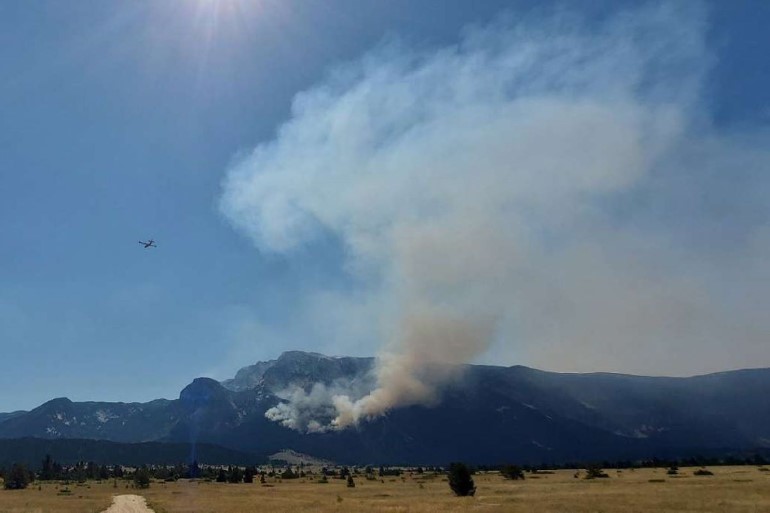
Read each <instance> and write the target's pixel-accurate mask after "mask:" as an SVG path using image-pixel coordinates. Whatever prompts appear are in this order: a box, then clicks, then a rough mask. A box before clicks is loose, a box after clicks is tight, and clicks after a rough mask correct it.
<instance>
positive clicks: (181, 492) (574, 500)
mask: <svg viewBox="0 0 770 513" xmlns="http://www.w3.org/2000/svg"><path fill="white" fill-rule="evenodd" d="M694 470H695V469H692V468H683V469H681V470H680V475H679V476H668V475H667V474H666V471H665V469H642V470H635V471H631V470H623V471H620V472H617V471H615V470H611V471H609V472H608V473H609V474H610V477H609V478H608V479H596V480H585V479H582V478H575V477H574V474H575V471H570V470H559V471H556V472H555V473H553V474H541V475H534V476H533V475H528V476H527V479H526V480H525V481H506V480H504V479H503V478H502V477H500V476H499V475H498V474H494V473H490V474H477V475H475V476H474V479H475V481H476V485H477V488H478V491H477V493H476V496H475V497H472V498H458V497H454V496H453V495H452V494H451V492H450V490H449V487H448V485H447V483H446V481H445V480H444V477H443V476H432V475H423V476H418V475H414V476H409V475H405V476H404V477H403V478H401V477H398V478H393V477H388V478H385V479H384V482H382V481H380V480H376V481H367V480H365V479H363V478H359V479H357V480H356V484H357V486H356V487H355V488H348V487H347V486H346V484H345V481H344V480H339V479H331V480H330V481H329V483H328V484H320V483H318V482H317V481H310V480H303V479H297V480H290V481H289V480H285V481H283V482H279V481H278V480H275V479H268V485H267V486H265V485H261V484H259V483H254V484H226V483H214V482H203V481H187V480H180V481H177V482H171V483H161V482H156V483H153V484H152V486H151V487H150V488H149V489H147V490H135V489H132V488H126V486H127V482H122V481H118V487H117V488H115V487H114V484H113V482H112V481H109V482H107V481H105V482H102V483H97V482H90V483H87V484H85V485H80V486H74V485H70V486H69V489H70V490H71V492H72V493H71V494H69V495H62V494H60V492H61V489H62V488H63V486H62V485H61V484H54V483H50V484H43V485H40V486H38V484H37V483H36V484H34V485H33V486H31V487H29V488H28V489H26V490H20V491H9V490H0V512H2V513H47V512H61V513H75V512H78V513H81V512H82V513H98V512H101V511H103V510H105V509H106V508H107V507H108V506H109V505H110V503H111V501H112V496H113V495H116V494H123V493H138V494H141V495H143V496H145V497H146V498H147V501H148V503H149V504H150V506H151V507H153V508H154V510H155V511H156V513H243V512H261V511H264V512H292V513H296V512H302V511H308V512H311V511H312V512H321V513H323V512H335V513H347V512H350V513H353V512H355V513H359V512H367V513H398V512H410V513H428V512H441V513H446V512H455V511H456V512H460V511H481V512H490V513H493V512H503V511H504V512H533V511H534V512H538V513H552V512H553V513H555V512H559V513H598V512H622V513H637V512H638V513H642V512H644V513H648V512H650V511H654V512H656V513H665V512H692V513H695V512H740V513H761V512H770V472H766V471H760V470H759V469H758V468H757V467H714V468H712V469H711V470H712V471H713V472H714V475H713V476H703V477H700V476H694V475H693V471H694ZM128 486H130V485H128Z"/></svg>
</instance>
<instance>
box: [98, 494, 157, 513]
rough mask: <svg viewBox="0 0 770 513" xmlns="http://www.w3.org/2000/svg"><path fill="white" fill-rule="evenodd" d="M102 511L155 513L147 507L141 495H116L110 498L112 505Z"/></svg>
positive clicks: (107, 512) (109, 512) (110, 512)
mask: <svg viewBox="0 0 770 513" xmlns="http://www.w3.org/2000/svg"><path fill="white" fill-rule="evenodd" d="M102 513H155V512H154V511H153V510H151V509H150V508H148V507H147V503H146V501H145V500H144V497H142V496H141V495H116V496H115V497H113V498H112V506H110V507H109V508H107V509H105V510H104V511H103V512H102Z"/></svg>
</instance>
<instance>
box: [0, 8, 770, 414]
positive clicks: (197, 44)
mask: <svg viewBox="0 0 770 513" xmlns="http://www.w3.org/2000/svg"><path fill="white" fill-rule="evenodd" d="M535 3H539V2H505V1H499V2H497V1H492V0H489V1H482V2H466V1H448V0H420V1H418V2H415V1H407V0H403V1H384V0H383V1H371V2H362V1H358V0H325V1H320V0H319V1H314V0H304V1H300V0H297V1H294V0H280V1H279V0H261V1H260V0H254V1H249V2H247V1H238V0H200V1H198V0H188V1H181V0H180V1H164V2H150V1H138V2H131V3H118V2H103V1H82V2H69V3H64V2H55V1H36V0H31V1H27V2H4V3H0V70H1V72H0V236H1V237H2V243H0V355H2V356H1V357H0V390H3V391H4V392H3V394H0V411H11V410H14V409H29V408H32V407H34V406H37V405H38V404H40V403H41V402H43V401H45V400H48V399H50V398H52V397H57V396H67V397H70V398H72V399H73V400H121V401H144V400H149V399H152V398H157V397H175V396H176V394H178V391H179V390H180V389H181V388H182V387H183V386H184V385H185V384H187V383H189V382H190V381H191V380H192V379H193V378H194V377H197V376H200V375H210V376H213V377H215V378H218V379H224V378H226V377H229V376H231V375H232V374H233V373H234V372H235V371H236V370H237V369H238V368H239V367H242V366H244V365H247V364H249V363H252V362H254V361H256V360H260V359H269V358H274V357H276V356H277V355H278V354H279V353H280V352H281V351H284V350H288V349H306V350H316V351H321V352H326V353H330V354H356V355H371V354H374V353H376V352H377V351H378V347H379V343H380V340H379V339H378V335H377V334H376V332H377V330H374V329H369V328H370V327H371V326H372V323H376V322H378V319H374V318H373V317H372V315H373V313H372V311H376V310H378V309H381V308H385V309H387V308H389V307H391V306H392V304H391V303H390V301H388V304H387V305H383V304H382V303H379V302H378V301H379V299H378V298H379V295H381V293H382V289H381V285H382V284H381V283H380V282H378V285H376V286H373V285H372V283H373V282H372V281H371V279H370V277H368V275H367V276H366V277H362V274H361V273H359V272H357V271H351V266H354V267H355V266H356V265H357V264H359V263H360V261H359V260H358V259H351V258H350V257H349V252H350V249H349V244H350V241H349V240H346V236H347V235H349V234H347V233H346V232H344V230H337V229H336V228H338V226H337V225H334V224H333V223H331V224H329V225H328V226H326V227H325V228H324V229H323V230H321V232H322V234H321V235H320V236H315V237H311V238H309V240H307V241H304V240H303V243H301V244H296V245H295V246H296V247H292V248H291V250H290V251H286V250H285V248H283V247H278V246H280V245H278V246H276V245H275V244H273V245H271V244H260V243H259V241H257V244H254V243H253V240H252V238H253V236H254V234H255V231H254V230H252V231H250V229H249V228H248V227H245V228H244V226H243V224H244V221H243V219H240V220H239V218H238V215H232V214H230V215H225V214H223V213H222V210H223V207H222V201H223V199H222V191H223V185H222V184H223V181H226V177H227V176H230V175H229V173H230V172H231V171H232V170H233V169H236V168H238V166H239V165H241V166H245V167H246V168H248V166H249V165H251V164H250V162H251V163H253V162H252V161H251V160H250V157H249V155H251V153H250V152H252V151H253V150H254V148H258V147H260V145H269V144H270V143H271V141H278V143H280V141H283V140H284V136H282V135H280V134H281V132H279V127H281V125H282V124H284V123H286V122H287V121H290V120H293V119H297V120H299V121H298V123H300V124H301V123H302V122H304V121H303V119H304V118H303V117H302V114H301V113H300V114H298V112H297V110H296V108H295V110H292V100H293V99H294V98H295V96H296V95H297V94H298V93H300V92H302V91H310V92H311V93H310V94H308V95H306V96H313V93H312V92H313V91H318V90H319V88H321V89H322V88H323V87H324V84H327V85H328V84H329V83H334V80H336V79H334V78H331V79H330V76H332V75H333V74H334V72H333V70H335V69H337V70H339V69H340V66H342V65H344V64H345V63H349V62H357V61H358V59H360V58H362V56H365V55H369V56H372V55H374V57H370V62H373V63H374V64H373V65H379V63H383V62H384V63H385V64H387V63H389V62H391V61H390V60H388V59H389V58H388V57H382V53H377V51H375V53H374V54H372V53H371V51H372V49H373V48H380V49H381V50H380V51H381V52H384V53H387V52H388V51H395V52H404V53H410V52H413V53H418V54H425V55H429V54H430V53H431V52H434V51H436V50H437V49H441V48H454V47H456V45H458V44H460V42H461V41H463V38H464V37H466V36H463V34H465V33H467V31H468V29H467V27H469V26H471V25H476V26H481V27H486V26H488V24H490V23H503V25H505V23H508V21H504V22H500V21H499V20H500V19H501V18H500V16H503V19H505V20H514V21H513V22H511V23H518V20H520V19H523V18H538V17H539V16H540V14H539V11H538V12H535V13H534V14H533V12H532V8H531V5H532V4H535ZM704 6H705V7H704V9H702V12H703V13H704V14H703V17H704V18H703V19H704V21H703V27H701V28H697V30H699V31H700V32H698V34H700V36H701V37H702V39H703V41H704V42H705V46H706V50H705V51H703V52H702V53H699V54H697V55H696V57H695V58H696V59H698V58H700V57H702V58H703V61H704V62H703V63H700V61H699V64H703V66H704V67H705V68H708V69H707V70H706V71H704V73H705V77H704V78H701V79H699V80H700V81H699V85H698V90H699V91H701V92H699V93H698V94H700V95H701V97H700V99H699V100H698V104H697V109H698V110H699V111H700V112H701V114H702V115H703V116H704V117H707V118H708V120H709V121H708V123H707V125H708V126H709V131H711V132H712V133H714V134H717V136H719V137H722V136H723V135H724V134H725V133H727V134H730V136H731V137H730V140H731V141H732V140H734V139H736V138H737V139H740V141H742V142H741V144H745V145H747V147H748V148H749V149H756V148H758V147H761V142H762V141H764V139H766V135H765V134H766V126H767V122H768V119H769V118H770V105H768V102H767V90H768V88H769V87H770V68H768V67H767V66H763V62H764V60H765V55H766V53H767V49H768V46H770V45H768V36H767V34H766V30H765V29H766V27H767V26H768V23H770V5H768V4H767V3H765V2H758V1H757V2H715V3H713V4H704ZM582 8H583V9H584V12H577V13H576V14H577V15H578V16H579V17H581V19H583V20H584V21H585V23H587V25H588V28H586V29H584V30H586V31H588V32H590V27H591V26H592V24H594V23H595V24H597V26H601V24H602V23H603V20H604V18H606V17H608V16H612V15H613V14H612V13H613V12H614V10H617V9H618V7H617V3H616V2H594V3H592V4H591V6H590V8H589V7H588V3H585V4H584V5H583V6H582ZM571 9H575V7H574V6H572V7H571ZM610 9H612V10H610ZM495 20H498V21H497V22H496V21H495ZM533 23H534V22H533ZM688 23H689V22H688V21H686V20H682V24H683V25H685V26H689V25H688ZM383 41H386V42H390V43H383ZM393 41H398V43H392V42H393ZM388 44H393V45H394V46H395V47H397V49H396V50H388V49H385V50H382V48H383V45H384V46H386V47H388ZM378 59H379V60H378ZM706 61H708V62H706ZM688 62H689V61H688ZM330 74H331V75H330ZM343 74H344V73H343ZM397 76H400V75H397ZM353 80H354V81H355V80H356V79H353ZM330 81H331V82H330ZM319 84H320V85H319ZM329 87H331V86H329ZM342 87H343V88H344V87H345V86H342ZM695 117H698V116H697V115H696V116H695ZM695 132H698V129H695ZM277 134H278V135H277ZM735 134H737V135H735ZM733 135H735V137H733ZM711 139H713V138H712V137H709V140H711ZM278 143H276V144H278ZM322 149H323V148H321V150H322ZM266 151H267V150H266ZM719 155H721V156H724V155H725V152H722V153H719ZM726 155H727V157H724V158H725V159H727V162H728V164H729V158H728V157H729V156H730V155H732V154H731V153H729V152H728V153H726ZM678 157H679V158H682V159H684V158H686V152H683V153H680V154H678ZM281 158H284V157H282V156H281V154H280V152H279V153H278V154H277V156H276V157H275V159H277V160H276V162H278V164H276V166H278V167H280V166H279V164H280V163H281V162H282V161H280V159H281ZM308 158H312V156H308ZM757 159H758V162H760V163H761V162H764V161H763V160H762V158H760V157H758V158H757ZM271 162H273V161H271ZM751 166H755V167H752V168H751V170H749V171H746V172H745V173H744V174H741V173H740V172H738V174H737V175H731V176H732V178H730V179H729V180H728V179H726V178H725V176H724V175H723V173H724V172H726V171H724V170H723V168H715V169H714V170H713V172H712V173H710V174H709V175H708V176H704V177H700V178H698V182H699V183H701V185H700V186H699V187H698V189H697V191H696V192H697V195H698V196H699V197H700V198H705V199H704V200H703V201H701V202H697V201H693V204H690V203H689V202H685V203H686V206H684V207H681V209H680V210H677V209H676V208H674V207H675V206H676V205H681V204H682V201H681V200H682V197H681V196H680V194H682V189H681V188H678V187H676V186H670V184H668V182H666V183H667V185H665V186H663V187H664V190H663V191H662V192H661V194H650V193H649V192H648V193H647V195H645V192H644V191H649V190H651V189H654V188H655V187H656V185H659V182H655V181H654V180H653V181H651V182H649V183H646V184H645V185H644V187H641V188H640V189H639V190H637V189H634V190H632V191H630V192H629V193H628V194H629V195H630V196H632V197H630V198H629V197H626V198H625V200H624V201H630V202H634V201H636V202H639V203H640V204H649V202H652V203H654V202H655V201H654V200H658V201H663V202H665V203H666V204H665V208H660V209H655V208H650V209H647V210H645V209H644V208H640V209H639V212H637V213H636V214H634V213H633V212H636V211H633V212H632V213H631V214H629V215H634V216H636V218H638V219H641V220H640V221H639V225H643V224H645V223H646V225H647V226H659V225H680V226H681V232H677V236H680V235H682V234H683V233H686V234H688V235H687V236H688V237H690V238H691V239H692V240H691V241H690V243H688V251H692V250H693V249H692V248H693V247H696V246H697V247H700V248H709V249H708V250H707V251H708V252H709V254H710V255H713V256H714V259H713V261H714V262H716V261H717V259H718V257H719V255H721V254H722V253H724V252H723V251H722V250H721V249H720V248H724V247H727V246H729V245H730V244H731V241H733V240H734V239H735V238H740V237H741V233H743V230H744V229H745V228H746V227H747V226H750V227H752V230H753V229H754V228H756V227H761V226H764V225H766V222H767V219H766V217H765V215H766V211H765V210H762V208H760V207H759V206H757V205H758V204H759V203H761V202H762V201H761V200H762V198H761V197H760V198H758V199H756V200H752V199H744V198H745V197H746V196H745V195H747V194H748V193H749V191H752V190H754V191H757V190H760V191H761V190H763V189H762V187H764V184H765V183H766V182H767V181H766V180H765V179H764V178H763V175H762V171H763V168H762V166H761V165H760V164H755V163H751V164H750V166H749V167H751ZM755 168H756V169H758V171H756V170H754V169H755ZM747 169H748V168H747ZM248 172H249V171H248V170H247V173H248ZM679 176H680V178H682V179H684V178H683V177H682V176H681V175H679ZM343 178H344V177H343ZM691 178H692V177H690V179H691ZM701 178H703V179H701ZM225 183H227V182H225ZM277 183H278V184H279V186H280V184H281V182H280V181H279V182H277ZM326 183H329V182H328V181H327V182H326ZM741 184H743V185H741ZM335 190H336V189H335ZM340 190H341V191H343V192H344V191H345V190H346V189H345V187H344V186H341V188H340ZM279 192H280V191H279ZM298 194H299V193H298ZM260 197H262V196H260ZM651 198H653V200H651ZM660 198H664V199H663V200H661V199H660ZM665 198H669V199H668V200H666V199H665ZM295 199H296V200H297V201H301V200H302V197H300V196H297V198H295ZM611 200H612V201H619V199H618V197H614V198H611ZM224 201H227V200H224ZM645 202H647V203H645ZM695 203H697V205H694V204H695ZM248 206H251V207H253V204H249V205H247V207H248ZM308 208H309V207H308ZM224 210H227V208H226V207H225V208H224ZM325 212H327V210H324V209H321V210H319V211H318V212H315V214H317V215H319V216H322V215H323V214H324V213H325ZM704 213H705V214H709V213H710V214H711V215H713V217H714V218H717V217H718V218H719V219H722V220H724V222H723V223H721V224H718V223H716V221H714V220H713V219H711V220H710V221H709V220H708V219H707V221H704V219H706V218H705V217H704ZM260 215H262V216H263V217H264V216H265V214H264V213H262V214H260ZM709 219H710V218H709ZM239 222H240V226H239ZM234 224H235V225H236V226H233V225H234ZM715 226H719V227H721V228H720V229H719V230H715V229H714V228H715ZM258 231H259V230H256V232H258ZM249 235H251V236H252V238H250V237H249ZM149 237H153V238H155V240H156V241H157V243H158V248H157V249H148V250H144V249H142V248H141V247H140V246H139V245H138V244H137V243H136V241H138V240H140V239H141V240H144V239H146V238H149ZM666 262H667V263H668V262H669V260H666ZM735 262H736V261H735V260H729V265H737V264H736V263H735ZM672 265H673V264H672ZM380 270H381V269H380ZM364 272H369V271H364ZM757 272H758V274H756V275H753V274H752V275H749V276H744V277H742V279H745V280H746V281H747V282H752V281H754V280H753V278H755V277H756V276H764V275H763V274H761V272H760V271H757ZM375 274H376V272H375ZM377 279H379V280H381V279H382V276H379V277H378V278H377ZM693 280H694V282H696V283H698V284H700V283H701V281H699V280H701V279H700V278H699V277H695V278H693ZM375 281H376V280H375ZM718 286H719V284H716V283H711V282H709V284H708V287H707V288H709V290H711V289H712V288H714V287H718ZM730 293H734V294H735V295H736V296H741V297H745V296H746V295H747V294H748V295H751V294H753V295H751V297H752V298H760V299H761V298H763V297H764V296H763V293H764V290H756V285H752V286H750V285H749V284H747V285H746V287H738V288H736V289H735V290H734V291H733V292H729V291H728V292H725V295H729V294H730ZM386 295H387V296H388V297H389V298H390V299H392V298H393V293H392V291H390V290H389V291H387V293H386ZM340 297H344V300H340V299H339V298H340ZM308 298H313V299H312V300H311V302H313V305H312V306H308ZM740 301H741V299H736V302H737V304H741V303H740ZM361 303H364V304H366V305H369V306H371V308H369V309H366V308H362V310H366V311H361V312H356V313H354V314H351V315H353V316H354V317H355V320H350V319H348V318H346V315H347V314H346V313H345V311H346V310H350V311H355V308H354V307H355V306H356V305H357V306H360V304H361ZM335 305H336V306H335ZM340 305H341V306H340ZM326 306H328V311H327V310H326V309H325V307H326ZM463 308H464V307H463ZM327 313H328V315H327ZM379 321H382V319H379ZM351 326H352V327H351ZM533 329H534V328H533ZM758 330H759V331H760V333H761V332H762V330H764V326H759V328H758ZM525 331H526V330H523V331H521V332H520V334H521V335H522V336H524V333H525ZM664 333H667V332H664ZM764 333H767V332H764ZM534 338H537V337H534ZM556 349H558V347H556ZM691 349H692V347H691V346H688V351H689V350H691ZM752 351H753V352H752ZM757 351H760V352H759V353H758V352H757ZM738 352H740V349H738ZM485 354H486V355H487V356H486V358H487V359H490V358H491V359H493V360H494V361H497V362H499V363H505V364H514V363H525V364H532V365H538V366H540V367H547V368H556V369H561V370H572V369H570V368H569V365H566V364H565V363H564V361H563V360H561V359H558V358H554V359H553V360H549V359H548V358H547V357H546V356H543V355H536V353H535V352H532V353H530V352H528V350H527V349H526V345H524V346H522V348H521V349H519V348H518V346H513V347H505V348H501V347H497V346H493V347H491V349H489V351H488V352H487V353H485V352H484V351H481V352H479V353H473V354H470V355H469V358H471V359H478V358H480V359H481V360H484V358H485V356H484V355H485ZM629 354H630V353H629ZM671 354H672V355H673V356H671V358H667V359H673V360H674V361H678V362H682V361H683V360H685V359H688V362H687V363H686V364H685V363H682V364H681V365H679V366H677V365H673V366H672V367H671V368H667V369H665V370H664V372H665V373H677V371H679V372H681V373H687V372H697V371H699V370H703V371H706V370H715V369H717V368H719V360H718V355H719V354H720V353H714V354H715V356H714V359H711V360H704V362H703V364H702V365H699V364H698V363H697V361H696V363H695V364H692V361H691V358H690V357H685V356H683V354H684V350H683V349H678V350H672V353H671ZM745 354H746V355H751V358H752V361H755V362H756V364H757V365H770V354H768V352H766V351H765V352H764V353H762V352H761V350H751V351H749V350H748V349H747V351H746V352H745ZM757 354H760V355H764V357H765V359H764V360H761V358H760V360H759V361H757V358H756V355H757ZM490 355H491V356H490ZM628 358H629V359H632V358H633V355H630V356H629V357H628ZM747 358H748V356H747ZM696 360H697V359H696ZM549 362H551V363H550V365H549ZM624 362H625V360H624V359H623V358H619V359H618V360H611V361H602V360H596V361H595V362H594V369H595V370H617V371H626V370H628V371H637V370H645V369H644V368H641V369H640V368H636V367H634V366H633V365H631V364H629V365H625V364H624ZM589 363H590V362H589ZM740 365H741V361H740V360H736V362H732V361H730V362H725V367H734V366H740ZM586 366H588V364H586ZM586 366H583V367H581V368H580V369H577V370H587V369H586ZM647 370H649V372H653V371H654V369H647Z"/></svg>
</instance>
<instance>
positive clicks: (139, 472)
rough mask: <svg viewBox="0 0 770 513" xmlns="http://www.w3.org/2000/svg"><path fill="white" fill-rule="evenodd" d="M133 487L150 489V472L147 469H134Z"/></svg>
mask: <svg viewBox="0 0 770 513" xmlns="http://www.w3.org/2000/svg"><path fill="white" fill-rule="evenodd" d="M134 486H136V487H137V488H149V487H150V471H149V470H147V467H142V468H138V469H136V472H134Z"/></svg>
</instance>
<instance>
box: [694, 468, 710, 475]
mask: <svg viewBox="0 0 770 513" xmlns="http://www.w3.org/2000/svg"><path fill="white" fill-rule="evenodd" d="M693 475H696V476H713V475H714V473H713V472H712V471H710V470H706V469H705V468H699V469H698V470H696V471H695V472H693Z"/></svg>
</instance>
